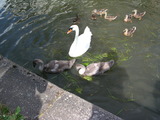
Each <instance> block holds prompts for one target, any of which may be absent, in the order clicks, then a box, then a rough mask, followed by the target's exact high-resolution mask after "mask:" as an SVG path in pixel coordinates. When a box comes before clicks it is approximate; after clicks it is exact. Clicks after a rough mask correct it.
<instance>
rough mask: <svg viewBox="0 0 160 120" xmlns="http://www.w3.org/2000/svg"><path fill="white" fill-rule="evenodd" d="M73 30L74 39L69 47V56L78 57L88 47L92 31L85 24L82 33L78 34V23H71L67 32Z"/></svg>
mask: <svg viewBox="0 0 160 120" xmlns="http://www.w3.org/2000/svg"><path fill="white" fill-rule="evenodd" d="M72 31H75V38H74V41H73V43H72V45H71V47H70V49H69V56H70V57H79V56H81V55H83V54H84V53H85V52H86V51H87V50H88V49H89V47H90V43H91V36H92V32H91V31H90V28H89V27H88V26H86V28H85V30H84V33H83V34H81V35H79V27H78V25H71V26H70V28H69V30H68V32H67V34H69V33H71V32H72Z"/></svg>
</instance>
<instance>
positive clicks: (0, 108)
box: [0, 104, 25, 120]
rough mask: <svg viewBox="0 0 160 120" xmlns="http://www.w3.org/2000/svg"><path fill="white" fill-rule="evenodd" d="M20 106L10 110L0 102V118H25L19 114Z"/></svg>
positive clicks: (20, 119)
mask: <svg viewBox="0 0 160 120" xmlns="http://www.w3.org/2000/svg"><path fill="white" fill-rule="evenodd" d="M20 111H21V110H20V107H17V108H16V110H15V111H13V112H12V111H10V110H9V108H8V107H6V106H5V105H2V104H0V120H25V119H24V117H23V116H22V115H21V114H20Z"/></svg>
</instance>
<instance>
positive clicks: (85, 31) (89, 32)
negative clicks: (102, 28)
mask: <svg viewBox="0 0 160 120" xmlns="http://www.w3.org/2000/svg"><path fill="white" fill-rule="evenodd" d="M86 33H87V34H90V35H92V32H91V30H90V28H89V27H88V26H86V28H85V30H84V34H86Z"/></svg>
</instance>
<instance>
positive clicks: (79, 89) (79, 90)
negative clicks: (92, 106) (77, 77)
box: [75, 88, 83, 94]
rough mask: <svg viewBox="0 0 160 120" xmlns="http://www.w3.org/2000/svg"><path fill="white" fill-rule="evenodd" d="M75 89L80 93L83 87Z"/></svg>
mask: <svg viewBox="0 0 160 120" xmlns="http://www.w3.org/2000/svg"><path fill="white" fill-rule="evenodd" d="M75 91H76V92H77V93H79V94H82V91H83V89H82V88H76V89H75Z"/></svg>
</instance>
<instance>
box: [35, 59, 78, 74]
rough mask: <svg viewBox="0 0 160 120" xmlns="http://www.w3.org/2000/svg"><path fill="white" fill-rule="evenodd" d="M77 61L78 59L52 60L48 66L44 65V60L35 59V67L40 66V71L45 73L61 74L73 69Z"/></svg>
mask: <svg viewBox="0 0 160 120" xmlns="http://www.w3.org/2000/svg"><path fill="white" fill-rule="evenodd" d="M75 61H76V59H71V60H51V61H50V62H48V63H47V64H44V62H43V60H41V59H34V60H33V67H36V65H38V69H39V70H40V71H41V72H45V73H60V72H63V71H64V70H67V69H71V68H72V66H73V65H74V63H75Z"/></svg>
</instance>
